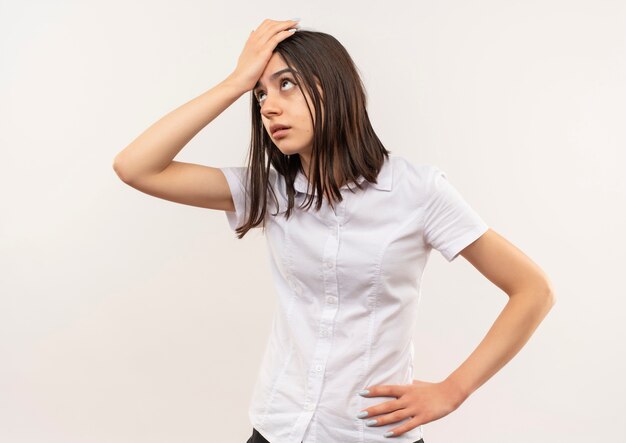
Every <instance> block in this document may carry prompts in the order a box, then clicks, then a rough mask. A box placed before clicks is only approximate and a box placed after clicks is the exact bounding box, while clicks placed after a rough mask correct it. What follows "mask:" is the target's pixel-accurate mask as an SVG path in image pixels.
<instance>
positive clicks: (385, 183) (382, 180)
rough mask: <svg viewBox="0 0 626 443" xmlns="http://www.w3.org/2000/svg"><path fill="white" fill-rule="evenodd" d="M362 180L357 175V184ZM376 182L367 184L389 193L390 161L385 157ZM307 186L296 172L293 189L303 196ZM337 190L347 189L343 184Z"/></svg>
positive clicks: (390, 178) (301, 176)
mask: <svg viewBox="0 0 626 443" xmlns="http://www.w3.org/2000/svg"><path fill="white" fill-rule="evenodd" d="M364 180H365V178H364V177H363V176H361V175H359V177H358V178H357V180H356V181H357V183H359V184H361V183H362V182H363V181H364ZM377 181H378V183H369V185H370V186H372V187H374V188H375V189H378V190H380V191H391V184H392V170H391V161H390V159H388V158H386V157H385V161H384V163H383V167H382V168H381V169H380V172H379V173H378V177H377ZM307 186H308V180H307V178H306V177H305V176H304V174H303V173H302V172H300V171H298V173H297V174H296V178H295V180H294V184H293V187H294V189H295V190H296V191H298V192H300V193H302V194H305V193H306V188H307ZM350 187H351V188H352V189H355V186H354V184H350ZM339 189H348V185H347V184H345V185H343V186H342V187H341V188H339ZM310 192H314V190H313V189H311V190H310Z"/></svg>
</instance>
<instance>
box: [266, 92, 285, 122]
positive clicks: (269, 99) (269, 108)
mask: <svg viewBox="0 0 626 443" xmlns="http://www.w3.org/2000/svg"><path fill="white" fill-rule="evenodd" d="M282 112H283V111H282V106H281V104H280V99H279V98H277V97H275V96H273V95H270V94H267V95H266V96H265V98H264V99H263V103H262V104H261V113H262V114H263V115H264V116H265V117H269V116H270V115H280V114H282Z"/></svg>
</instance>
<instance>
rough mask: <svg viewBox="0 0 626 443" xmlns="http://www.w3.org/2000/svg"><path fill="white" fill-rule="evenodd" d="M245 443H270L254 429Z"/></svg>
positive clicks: (419, 441)
mask: <svg viewBox="0 0 626 443" xmlns="http://www.w3.org/2000/svg"><path fill="white" fill-rule="evenodd" d="M390 441H393V440H390ZM246 443H270V442H269V441H267V440H266V439H265V437H263V436H262V435H261V433H260V432H259V431H257V430H256V429H255V428H252V435H251V436H250V438H249V439H248V441H247V442H246ZM413 443H424V439H423V438H420V439H419V440H417V441H416V442H413Z"/></svg>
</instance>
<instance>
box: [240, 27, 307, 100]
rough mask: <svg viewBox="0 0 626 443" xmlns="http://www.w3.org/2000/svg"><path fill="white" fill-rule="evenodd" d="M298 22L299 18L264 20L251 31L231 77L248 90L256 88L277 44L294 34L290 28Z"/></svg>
mask: <svg viewBox="0 0 626 443" xmlns="http://www.w3.org/2000/svg"><path fill="white" fill-rule="evenodd" d="M297 23H298V20H284V21H276V20H270V19H265V20H263V22H262V23H261V25H260V26H259V27H258V28H257V29H256V30H254V31H252V32H251V33H250V37H248V40H247V41H246V45H245V46H244V48H243V51H242V52H241V55H240V56H239V60H238V61H237V67H236V68H235V70H234V71H233V72H232V73H231V74H230V75H229V78H230V79H232V80H233V81H236V82H237V83H238V84H239V85H240V86H241V87H242V88H244V89H245V90H246V91H249V90H251V89H252V88H254V86H255V85H256V82H257V81H258V80H259V78H261V75H262V74H263V71H264V70H265V66H267V63H268V62H269V61H270V58H272V54H273V52H274V49H275V48H276V45H278V43H280V42H281V41H283V40H284V39H286V38H287V37H289V36H291V35H293V32H292V31H288V29H292V28H297V27H298V25H297Z"/></svg>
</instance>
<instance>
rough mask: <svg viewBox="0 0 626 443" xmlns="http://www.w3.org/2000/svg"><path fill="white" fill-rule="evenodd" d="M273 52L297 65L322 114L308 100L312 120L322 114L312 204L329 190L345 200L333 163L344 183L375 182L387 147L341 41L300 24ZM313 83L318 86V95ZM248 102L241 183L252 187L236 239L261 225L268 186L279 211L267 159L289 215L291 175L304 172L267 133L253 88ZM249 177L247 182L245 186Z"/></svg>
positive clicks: (300, 79) (297, 74)
mask: <svg viewBox="0 0 626 443" xmlns="http://www.w3.org/2000/svg"><path fill="white" fill-rule="evenodd" d="M274 52H278V53H279V54H280V55H281V56H282V58H283V59H284V61H285V63H286V64H287V66H288V67H289V68H291V69H293V70H294V71H295V73H294V77H295V82H296V84H297V86H298V88H300V91H301V92H302V93H303V95H304V96H305V98H306V95H305V94H304V91H303V90H302V85H304V87H305V88H306V90H307V92H308V94H309V97H311V100H312V101H313V107H314V109H315V116H316V117H317V116H323V118H316V119H313V114H311V105H310V104H309V103H308V101H307V106H308V108H309V114H310V115H311V122H312V123H313V122H314V120H315V123H319V122H320V120H322V121H321V123H322V124H321V125H319V124H313V132H314V134H313V147H312V152H311V165H310V168H311V173H310V174H309V177H308V178H309V181H310V183H311V184H312V186H313V188H314V189H315V193H316V195H317V203H316V207H315V210H316V211H318V210H319V209H320V207H321V206H322V198H323V196H325V195H331V196H332V198H331V200H330V201H329V202H328V203H329V205H330V206H331V207H334V206H333V201H334V199H336V200H337V201H342V200H343V197H342V196H341V192H340V191H339V187H338V184H337V183H336V182H335V174H334V170H335V168H338V171H339V175H340V176H341V177H342V180H343V181H342V182H343V183H344V184H345V183H352V184H354V185H355V187H357V188H359V189H362V185H361V184H359V183H357V182H356V180H357V179H358V177H359V176H363V178H364V179H365V180H367V181H368V182H370V183H377V181H376V177H377V176H378V173H379V171H380V169H381V168H382V165H383V163H384V161H385V158H389V153H390V152H391V151H388V150H387V149H385V147H384V146H383V144H382V142H381V141H380V140H379V138H378V136H377V135H376V133H375V132H374V129H373V128H372V125H371V123H370V120H369V116H368V114H367V109H366V107H367V95H366V92H365V87H364V86H363V82H362V80H361V78H360V76H359V73H358V69H357V68H356V66H355V64H354V62H353V61H352V58H351V57H350V55H349V54H348V52H347V51H346V49H345V48H344V47H343V45H342V44H341V43H339V41H337V39H335V38H334V37H333V36H331V35H329V34H326V33H323V32H317V31H308V30H298V31H296V32H295V33H294V34H293V35H292V36H290V37H288V38H286V39H285V40H282V41H281V42H280V43H278V45H277V46H276V49H275V50H274ZM316 85H319V86H320V89H321V92H322V94H321V95H320V93H319V91H318V89H317V87H316ZM251 105H252V107H251V111H252V138H251V143H250V150H249V152H248V169H247V171H248V174H246V180H245V181H246V183H245V184H244V186H245V189H246V190H248V192H250V196H249V198H250V200H251V202H250V203H251V209H250V213H249V217H248V219H247V220H245V222H244V223H243V225H242V226H240V227H239V228H237V230H236V233H237V237H238V238H240V239H241V238H242V237H243V236H244V235H245V234H246V233H247V232H248V231H249V230H250V229H251V228H254V227H256V226H258V225H259V224H261V223H263V225H262V227H263V230H265V218H266V217H267V211H268V208H267V196H268V189H269V190H271V192H272V195H273V197H274V201H275V202H276V207H277V208H278V209H277V212H276V213H275V214H272V215H277V214H278V212H279V210H280V208H279V205H278V199H277V198H276V194H275V191H274V189H273V187H272V186H270V184H269V175H270V165H271V166H273V167H274V169H275V170H276V172H277V173H278V174H281V175H282V176H283V177H284V178H285V182H286V185H287V197H288V206H287V210H286V213H285V217H286V218H287V219H289V216H290V215H291V211H292V209H293V206H294V197H295V189H294V187H293V184H294V180H295V178H296V175H297V173H298V171H301V172H303V173H304V171H303V168H302V164H301V162H300V156H299V155H297V154H294V155H290V156H287V155H284V154H283V153H282V152H281V151H280V150H279V149H278V147H276V145H275V144H274V142H273V141H272V139H271V138H270V136H269V134H268V133H267V131H266V130H265V127H264V126H263V121H262V119H261V107H260V105H259V103H258V102H257V100H256V98H255V96H254V94H253V93H251ZM322 108H323V109H324V111H323V112H322ZM266 157H267V162H266ZM335 162H338V165H335ZM248 182H250V183H251V186H248ZM353 192H354V191H353ZM314 195H315V194H313V193H311V194H310V199H309V200H308V202H306V201H305V202H303V205H302V206H301V207H302V208H303V209H308V208H310V206H311V204H312V202H313V197H314ZM247 201H248V200H247V199H246V205H247ZM305 203H306V205H305ZM246 211H247V209H246Z"/></svg>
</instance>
